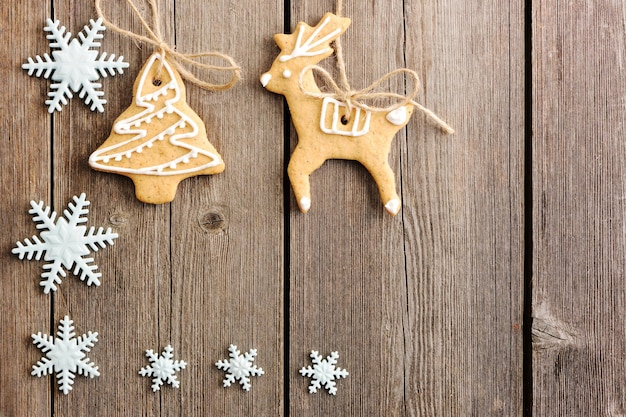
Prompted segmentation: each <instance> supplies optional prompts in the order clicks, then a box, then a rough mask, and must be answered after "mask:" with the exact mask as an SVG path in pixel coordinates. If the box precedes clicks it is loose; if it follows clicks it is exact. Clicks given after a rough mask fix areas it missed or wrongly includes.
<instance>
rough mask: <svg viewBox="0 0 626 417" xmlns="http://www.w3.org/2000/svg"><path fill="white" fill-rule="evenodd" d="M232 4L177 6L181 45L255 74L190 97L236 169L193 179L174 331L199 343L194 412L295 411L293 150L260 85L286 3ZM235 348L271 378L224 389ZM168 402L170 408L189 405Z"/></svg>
mask: <svg viewBox="0 0 626 417" xmlns="http://www.w3.org/2000/svg"><path fill="white" fill-rule="evenodd" d="M232 5H233V4H232V2H231V1H226V0H222V1H214V2H208V3H207V2H197V1H189V0H177V2H176V42H177V46H178V48H179V50H180V51H184V52H192V51H195V52H200V51H212V50H217V51H220V52H223V53H226V54H228V55H230V56H232V57H233V58H234V59H235V60H236V61H237V62H238V63H239V64H240V65H241V66H242V68H243V71H244V73H243V75H244V79H243V81H242V82H240V83H238V84H237V85H236V86H235V87H234V88H232V89H230V90H227V91H223V92H207V91H203V90H200V89H199V88H197V87H194V86H192V85H190V84H188V90H187V92H188V97H189V103H190V105H191V107H192V108H194V109H196V111H197V112H198V114H199V115H200V116H201V117H202V118H203V119H204V120H205V122H206V124H207V130H208V136H209V140H210V141H211V143H213V144H214V145H215V147H216V148H217V149H218V151H219V152H220V153H221V155H222V156H223V158H224V160H225V163H226V170H225V171H224V172H223V173H221V174H219V175H214V176H211V177H197V178H193V179H189V180H186V181H185V182H183V183H182V184H181V185H180V187H179V188H180V189H179V196H178V197H177V199H176V200H175V201H174V202H173V203H172V299H171V303H172V304H171V320H172V327H171V338H172V340H175V341H178V344H179V345H180V346H182V347H184V348H186V349H187V354H188V357H189V359H190V363H191V365H192V366H190V368H189V370H188V373H189V375H188V378H189V379H188V386H187V389H186V390H185V395H184V396H183V397H182V399H181V405H180V409H181V410H183V412H182V414H181V415H183V416H187V415H196V416H209V415H215V416H217V415H224V416H226V415H249V416H253V415H254V416H280V415H282V414H283V412H284V410H283V372H284V369H283V351H284V347H283V333H284V329H283V320H284V319H283V280H284V273H283V269H284V259H283V258H284V257H283V251H284V249H283V247H284V243H283V240H284V232H283V229H284V213H283V190H282V187H281V185H282V175H283V153H284V146H285V145H284V142H283V123H282V122H281V120H282V107H281V106H280V105H277V104H278V103H276V100H275V99H274V97H272V95H271V94H268V93H267V92H265V91H264V90H263V88H262V87H261V85H260V83H259V81H258V80H259V76H260V73H261V71H262V70H263V69H264V67H265V66H267V65H268V64H269V62H270V60H271V59H272V52H273V50H274V46H273V45H272V44H271V42H270V41H271V39H270V38H269V37H268V36H267V34H270V33H274V32H276V31H280V29H281V28H282V26H283V14H284V10H283V4H282V2H280V1H277V0H275V1H264V2H250V3H245V4H243V3H242V4H238V5H237V6H236V7H233V6H232ZM197 28H203V29H202V30H201V31H198V30H197ZM218 63H220V64H222V63H223V62H218ZM209 75H210V74H209ZM214 79H215V78H214ZM218 79H219V78H218ZM260 114H263V117H259V115H260ZM166 301H167V300H163V302H166ZM230 344H235V345H237V346H238V347H239V348H240V350H241V351H242V352H246V351H248V350H249V349H253V348H255V349H257V350H258V356H257V358H256V360H255V364H256V365H257V366H259V367H261V368H263V369H264V371H265V375H263V376H260V377H253V378H252V381H251V385H252V389H251V390H250V392H248V393H246V392H245V391H243V390H242V389H241V387H240V386H239V384H238V383H237V384H234V385H233V386H231V387H229V388H223V387H222V380H223V379H224V377H225V374H224V372H223V371H221V370H218V369H217V368H216V367H215V362H217V361H218V360H221V359H227V358H228V347H229V345H230ZM200 399H201V400H200ZM163 407H164V415H172V414H175V411H177V410H178V408H176V407H177V406H174V407H172V404H170V403H164V404H163Z"/></svg>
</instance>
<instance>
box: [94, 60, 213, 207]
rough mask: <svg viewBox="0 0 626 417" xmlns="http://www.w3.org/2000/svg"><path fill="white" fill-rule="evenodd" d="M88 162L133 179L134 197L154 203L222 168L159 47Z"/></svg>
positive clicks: (197, 117) (182, 85)
mask: <svg viewBox="0 0 626 417" xmlns="http://www.w3.org/2000/svg"><path fill="white" fill-rule="evenodd" d="M89 165H90V166H91V167H92V168H93V169H95V170H98V171H107V172H113V173H116V174H121V175H125V176H127V177H129V178H131V179H132V180H133V183H134V184H135V194H136V196H137V199H139V200H140V201H143V202H145V203H152V204H162V203H168V202H170V201H172V200H173V199H174V196H175V195H176V188H177V187H178V183H179V182H180V181H182V180H184V179H185V178H189V177H192V176H196V175H209V174H218V173H220V172H222V171H224V162H223V161H222V158H221V156H220V155H219V154H218V153H217V151H216V150H215V148H214V147H213V145H211V143H209V141H208V139H207V134H206V129H205V126H204V123H203V122H202V120H201V119H200V117H199V116H198V115H197V114H196V113H195V112H194V111H193V110H192V109H191V107H189V105H188V104H187V102H186V96H185V86H184V84H183V81H182V79H181V77H180V74H179V73H178V71H176V70H175V69H174V68H173V67H172V65H170V63H168V61H167V59H164V58H163V57H162V56H161V54H160V53H158V52H155V53H154V54H152V56H151V57H150V58H149V59H148V61H147V62H146V64H145V65H144V67H143V68H142V70H141V72H140V73H139V75H138V76H137V79H136V81H135V85H134V91H133V102H132V104H131V105H130V106H129V107H128V108H127V109H126V110H125V111H124V112H123V113H122V114H121V115H120V116H119V117H118V118H117V120H116V121H115V123H114V125H113V129H112V131H111V135H110V136H109V137H108V138H107V140H106V141H105V142H104V143H103V144H102V146H100V147H99V148H98V149H97V150H96V151H95V152H94V153H93V154H92V155H91V156H90V158H89Z"/></svg>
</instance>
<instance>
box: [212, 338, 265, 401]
mask: <svg viewBox="0 0 626 417" xmlns="http://www.w3.org/2000/svg"><path fill="white" fill-rule="evenodd" d="M228 351H229V352H230V354H229V355H228V356H230V359H225V360H221V361H218V362H216V363H215V366H217V368H218V369H221V370H222V371H226V378H224V387H230V386H231V385H232V384H233V382H235V380H239V383H240V384H241V387H242V388H243V389H244V390H246V391H250V388H251V385H250V377H251V376H260V375H263V374H264V373H265V372H263V369H261V368H259V367H257V366H256V365H252V362H254V358H255V356H256V355H257V351H256V349H250V351H249V352H246V353H244V354H243V355H242V354H241V352H240V351H239V350H238V349H237V346H235V345H230V346H229V347H228Z"/></svg>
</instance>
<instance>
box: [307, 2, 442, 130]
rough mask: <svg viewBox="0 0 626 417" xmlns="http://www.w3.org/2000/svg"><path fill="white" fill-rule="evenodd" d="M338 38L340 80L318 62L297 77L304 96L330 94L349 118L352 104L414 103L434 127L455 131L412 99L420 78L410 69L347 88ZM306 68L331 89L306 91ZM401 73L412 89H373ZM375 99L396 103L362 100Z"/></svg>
mask: <svg viewBox="0 0 626 417" xmlns="http://www.w3.org/2000/svg"><path fill="white" fill-rule="evenodd" d="M342 11H343V0H337V10H336V15H337V16H339V17H341V14H342ZM340 39H341V38H340V37H339V38H337V39H335V40H334V42H333V45H334V49H335V59H336V61H337V69H338V71H339V82H336V81H335V80H334V78H333V77H332V76H331V75H330V73H329V72H328V71H326V70H325V69H324V68H322V67H320V66H319V65H309V66H307V67H305V68H304V69H303V70H302V71H301V72H300V78H299V79H298V84H299V87H300V90H301V91H302V92H303V93H304V94H305V95H307V96H309V97H314V98H321V99H324V98H328V97H330V98H333V99H335V100H339V101H341V102H343V103H345V105H346V114H345V117H346V119H347V120H350V115H351V114H352V109H353V108H355V107H358V108H361V109H364V110H369V111H393V110H396V109H398V108H400V107H403V106H406V105H407V104H412V105H413V106H415V108H417V109H418V110H420V111H421V112H422V113H424V114H425V115H426V116H428V117H429V118H430V119H432V121H433V122H434V123H435V124H436V125H437V126H439V128H440V129H441V130H442V131H444V132H445V133H447V134H452V133H454V129H452V127H450V126H449V125H448V124H447V123H446V122H444V121H443V120H441V118H439V116H437V115H436V114H435V113H434V112H432V111H431V110H429V109H427V108H425V107H424V106H422V105H421V104H419V103H417V102H416V101H415V100H414V99H415V97H416V96H417V92H418V90H419V86H420V79H419V76H418V75H417V73H416V72H415V71H413V70H410V69H408V68H398V69H396V70H393V71H391V72H389V73H387V74H385V75H383V76H382V77H380V78H379V79H378V80H376V81H374V82H373V83H372V84H370V85H369V86H368V87H365V88H363V89H361V90H353V89H352V88H351V87H350V82H349V81H348V76H347V75H346V63H345V60H344V58H343V48H342V46H341V40H340ZM308 71H313V72H317V73H318V75H319V76H320V77H321V78H322V79H323V80H324V81H325V83H326V85H328V86H329V87H330V89H331V90H332V92H329V93H325V92H316V91H309V90H307V89H306V88H305V87H304V83H303V77H304V74H305V73H307V72H308ZM400 74H404V75H405V76H406V77H407V78H408V79H411V80H412V81H413V82H412V83H411V84H412V89H411V91H410V92H409V93H408V94H399V93H394V92H376V91H375V90H376V89H377V88H378V87H380V86H381V85H382V84H383V83H384V82H385V81H387V80H389V79H390V78H392V77H394V76H396V75H400ZM377 99H382V100H396V101H397V102H396V103H395V104H391V105H389V106H384V107H378V106H373V105H368V104H366V103H365V102H366V101H372V100H377Z"/></svg>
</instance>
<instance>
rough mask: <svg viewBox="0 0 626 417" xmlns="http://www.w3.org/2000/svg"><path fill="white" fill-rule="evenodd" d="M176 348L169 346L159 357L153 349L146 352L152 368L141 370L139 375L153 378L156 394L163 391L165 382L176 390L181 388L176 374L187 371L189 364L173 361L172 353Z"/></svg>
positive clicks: (153, 389)
mask: <svg viewBox="0 0 626 417" xmlns="http://www.w3.org/2000/svg"><path fill="white" fill-rule="evenodd" d="M173 351H174V348H172V346H170V345H167V346H165V349H164V350H163V353H162V354H161V355H160V356H157V355H156V354H155V353H154V351H153V350H152V349H148V350H146V356H147V357H148V359H149V360H150V366H146V367H144V368H141V370H140V371H139V374H140V375H141V376H150V377H154V378H152V391H154V392H156V391H159V390H160V389H161V385H163V382H167V383H168V384H170V385H171V386H173V387H174V388H178V387H179V386H180V381H178V378H177V377H176V372H178V371H181V370H183V369H185V367H186V366H187V362H185V361H173V360H172V358H173V357H174V355H172V352H173Z"/></svg>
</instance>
